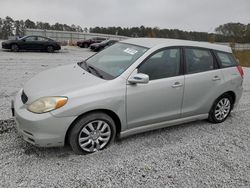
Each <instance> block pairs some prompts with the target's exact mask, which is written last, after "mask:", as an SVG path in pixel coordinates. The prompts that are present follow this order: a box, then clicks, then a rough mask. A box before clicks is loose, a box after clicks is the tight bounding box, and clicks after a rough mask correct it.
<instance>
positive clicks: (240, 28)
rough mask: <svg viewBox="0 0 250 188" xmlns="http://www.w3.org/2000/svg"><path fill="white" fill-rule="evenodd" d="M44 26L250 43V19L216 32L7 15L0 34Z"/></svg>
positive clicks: (7, 34)
mask: <svg viewBox="0 0 250 188" xmlns="http://www.w3.org/2000/svg"><path fill="white" fill-rule="evenodd" d="M26 28H30V29H42V30H58V31H73V32H88V31H89V32H90V33H103V34H112V35H123V36H128V37H158V38H173V39H184V40H195V41H209V42H231V43H235V42H239V43H250V23H249V24H242V23H227V24H223V25H220V26H218V27H217V28H216V29H215V32H214V33H206V32H194V31H182V30H179V29H160V28H158V27H154V28H152V27H145V26H140V27H131V28H128V27H127V28H122V27H94V28H89V29H88V28H86V27H85V28H84V29H82V28H81V27H80V26H76V25H74V24H73V25H67V24H61V23H55V24H53V25H51V24H49V23H47V22H34V21H32V20H30V19H27V20H14V19H12V18H11V17H9V16H7V17H6V18H0V38H1V39H7V38H8V37H9V36H15V35H17V36H24V35H25V29H26Z"/></svg>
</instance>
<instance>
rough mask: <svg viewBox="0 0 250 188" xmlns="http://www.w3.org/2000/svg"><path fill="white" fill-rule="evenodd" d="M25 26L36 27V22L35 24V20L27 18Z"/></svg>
mask: <svg viewBox="0 0 250 188" xmlns="http://www.w3.org/2000/svg"><path fill="white" fill-rule="evenodd" d="M25 27H26V28H29V29H36V24H35V22H33V21H31V20H29V19H27V20H26V21H25Z"/></svg>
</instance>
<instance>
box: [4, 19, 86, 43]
mask: <svg viewBox="0 0 250 188" xmlns="http://www.w3.org/2000/svg"><path fill="white" fill-rule="evenodd" d="M26 28H29V29H43V30H58V31H73V32H83V31H85V32H86V29H87V28H84V29H82V28H81V27H80V26H76V25H74V24H73V25H67V24H60V23H55V24H54V25H50V24H49V23H47V22H34V21H32V20H30V19H27V20H14V19H12V18H11V17H9V16H7V17H6V18H0V39H8V37H9V36H24V35H25V30H26Z"/></svg>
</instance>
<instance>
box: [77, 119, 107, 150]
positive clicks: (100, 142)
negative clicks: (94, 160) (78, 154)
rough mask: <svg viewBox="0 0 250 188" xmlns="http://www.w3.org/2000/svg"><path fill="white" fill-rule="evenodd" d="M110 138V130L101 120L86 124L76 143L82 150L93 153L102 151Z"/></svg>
mask: <svg viewBox="0 0 250 188" xmlns="http://www.w3.org/2000/svg"><path fill="white" fill-rule="evenodd" d="M110 138H111V128H110V126H109V125H108V123H106V122H105V121H103V120H96V121H92V122H90V123H88V124H87V125H85V126H84V127H83V129H82V130H81V132H80V134H79V137H78V143H79V145H80V147H81V148H82V150H84V151H86V152H95V151H98V150H101V149H103V148H104V147H105V146H106V145H107V144H108V142H109V140H110Z"/></svg>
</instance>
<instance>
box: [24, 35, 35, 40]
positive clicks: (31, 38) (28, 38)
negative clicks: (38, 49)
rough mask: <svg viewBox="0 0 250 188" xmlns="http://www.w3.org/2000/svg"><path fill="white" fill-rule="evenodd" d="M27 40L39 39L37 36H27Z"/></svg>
mask: <svg viewBox="0 0 250 188" xmlns="http://www.w3.org/2000/svg"><path fill="white" fill-rule="evenodd" d="M25 41H37V37H36V36H31V37H26V38H25Z"/></svg>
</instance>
